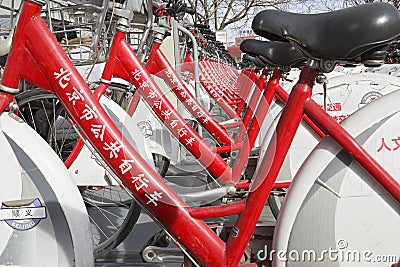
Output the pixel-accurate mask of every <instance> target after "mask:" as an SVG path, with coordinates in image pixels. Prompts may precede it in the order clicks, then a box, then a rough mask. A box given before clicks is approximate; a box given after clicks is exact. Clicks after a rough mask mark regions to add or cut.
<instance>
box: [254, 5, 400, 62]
mask: <svg viewBox="0 0 400 267" xmlns="http://www.w3.org/2000/svg"><path fill="white" fill-rule="evenodd" d="M252 28H253V30H254V32H255V33H256V34H258V35H261V36H263V37H265V38H267V39H270V40H274V41H282V42H288V41H292V42H295V43H297V45H299V47H300V48H301V49H304V51H306V52H307V53H309V54H310V55H311V56H313V57H315V58H316V59H330V60H343V61H355V62H359V61H364V60H368V59H371V58H372V59H374V58H376V59H378V58H381V57H382V58H384V55H385V52H386V48H387V45H388V44H389V42H390V41H391V40H393V39H395V38H396V37H398V36H399V35H400V13H399V11H398V10H397V9H396V8H395V7H394V6H392V5H390V4H387V3H381V2H376V3H372V4H364V5H359V6H355V7H349V8H345V9H342V10H338V11H332V12H328V13H321V14H311V15H310V14H308V15H305V14H295V13H290V12H285V11H280V10H265V11H262V12H260V13H258V14H257V15H256V17H255V18H254V20H253V23H252Z"/></svg>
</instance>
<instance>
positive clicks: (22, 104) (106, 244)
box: [16, 88, 166, 258]
mask: <svg viewBox="0 0 400 267" xmlns="http://www.w3.org/2000/svg"><path fill="white" fill-rule="evenodd" d="M16 100H17V103H18V105H19V115H20V117H21V118H22V119H23V120H24V121H26V122H27V123H28V125H30V126H31V127H32V128H33V129H35V131H37V132H38V133H39V135H41V137H42V138H44V139H45V140H46V141H47V142H48V143H50V145H51V146H52V148H53V150H54V149H55V148H56V147H57V146H56V145H55V143H56V141H57V140H55V141H54V140H51V138H52V134H51V125H52V124H53V123H54V118H58V116H60V115H61V113H62V112H63V108H62V106H61V105H60V104H59V103H58V100H57V97H56V96H55V95H53V94H52V93H50V92H48V91H46V90H43V89H39V88H36V89H32V90H29V91H25V92H22V93H20V94H19V95H17V96H16ZM28 108H29V109H30V111H28V110H26V109H28ZM32 108H34V109H35V110H32ZM46 108H52V109H53V108H54V110H53V111H52V114H49V115H53V116H47V118H48V119H49V117H53V121H48V125H46V124H43V122H42V123H41V124H39V125H38V118H36V119H35V117H34V115H36V114H37V112H40V109H43V110H45V109H46ZM27 112H28V113H29V114H27ZM64 112H65V111H64ZM46 114H47V113H46ZM56 116H57V117H56ZM71 151H72V149H71V150H69V151H68V152H71ZM56 153H57V155H58V156H59V157H60V158H61V159H62V160H65V159H66V158H67V155H65V154H62V152H61V151H56ZM164 168H165V167H163V171H164V172H166V171H165V170H164ZM94 190H97V195H99V193H100V191H103V192H105V191H107V190H108V191H110V192H111V191H116V190H121V189H120V188H119V186H108V187H103V188H97V189H96V188H90V187H83V188H81V195H82V198H83V200H84V202H85V203H86V206H87V210H88V214H90V209H92V208H93V207H97V209H98V210H104V211H107V208H108V207H110V206H114V207H115V205H116V206H122V207H125V208H126V209H127V210H128V211H127V212H126V215H125V216H124V220H123V222H122V223H121V224H120V225H119V227H118V229H117V230H116V231H115V232H114V233H113V234H112V235H110V236H105V237H106V238H105V240H102V238H101V237H97V239H98V240H95V238H96V237H95V232H97V231H94V228H96V227H97V228H99V227H100V226H99V225H98V224H97V223H96V222H95V221H94V219H93V218H92V217H93V216H91V215H89V219H90V221H91V224H92V232H93V233H92V234H93V239H94V240H93V241H94V243H95V244H94V245H95V248H94V255H95V258H98V257H101V256H104V255H106V254H107V253H108V252H110V251H111V250H112V249H114V248H115V247H117V246H118V245H119V244H120V243H121V242H122V241H123V240H124V239H125V238H126V237H127V236H128V235H129V233H130V232H131V230H132V228H133V227H134V225H135V224H136V222H137V220H138V218H139V215H140V212H141V208H140V206H139V205H138V204H137V203H136V202H135V201H134V200H132V199H131V198H129V199H128V200H124V201H120V202H116V201H115V202H116V203H115V205H110V203H106V202H103V203H101V202H99V201H98V200H97V202H96V201H92V200H91V198H90V194H88V193H87V192H88V191H92V195H93V191H94ZM120 193H121V192H119V191H117V193H116V195H120ZM100 195H101V194H100ZM102 195H104V193H103V194H102ZM110 195H111V193H110ZM132 203H133V205H132ZM128 206H129V207H128ZM92 212H93V211H92ZM107 213H108V214H109V211H107ZM109 215H110V216H111V214H109ZM104 217H105V218H106V221H109V222H110V223H111V219H110V218H108V217H106V216H105V215H104ZM114 219H115V220H117V219H119V218H117V217H116V218H114ZM113 226H114V225H113ZM115 228H116V227H115ZM99 232H100V233H104V231H103V230H101V229H99ZM104 235H105V233H104ZM96 243H97V244H96Z"/></svg>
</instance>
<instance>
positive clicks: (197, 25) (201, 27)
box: [194, 23, 210, 29]
mask: <svg viewBox="0 0 400 267" xmlns="http://www.w3.org/2000/svg"><path fill="white" fill-rule="evenodd" d="M194 27H195V28H198V29H210V25H205V24H198V23H195V24H194Z"/></svg>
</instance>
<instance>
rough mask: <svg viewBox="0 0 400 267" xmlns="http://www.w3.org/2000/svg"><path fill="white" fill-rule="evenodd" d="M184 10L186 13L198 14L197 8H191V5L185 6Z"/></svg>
mask: <svg viewBox="0 0 400 267" xmlns="http://www.w3.org/2000/svg"><path fill="white" fill-rule="evenodd" d="M183 11H184V12H185V13H187V14H189V15H194V14H196V10H194V9H193V8H191V7H185V8H184V9H183Z"/></svg>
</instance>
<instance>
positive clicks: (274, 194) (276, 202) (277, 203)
mask: <svg viewBox="0 0 400 267" xmlns="http://www.w3.org/2000/svg"><path fill="white" fill-rule="evenodd" d="M285 194H286V189H283V190H282V191H281V190H272V191H271V193H270V194H269V196H268V206H269V208H270V209H271V213H272V215H273V216H274V218H275V219H276V220H277V219H278V215H279V211H280V210H281V206H282V203H283V198H284V197H285Z"/></svg>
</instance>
